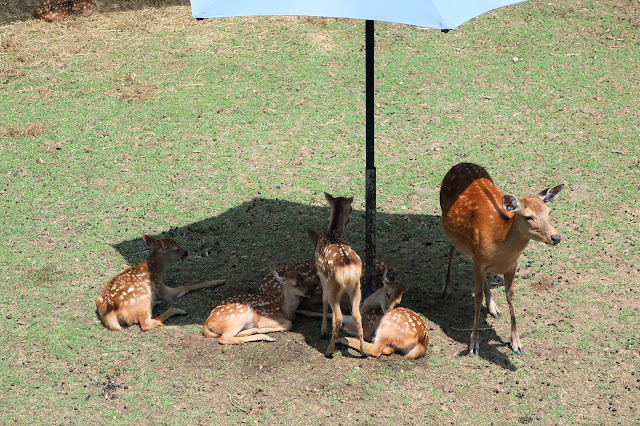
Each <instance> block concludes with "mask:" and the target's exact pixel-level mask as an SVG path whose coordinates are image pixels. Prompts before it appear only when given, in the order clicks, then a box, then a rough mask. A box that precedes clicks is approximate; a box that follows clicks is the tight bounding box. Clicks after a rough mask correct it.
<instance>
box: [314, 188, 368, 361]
mask: <svg viewBox="0 0 640 426" xmlns="http://www.w3.org/2000/svg"><path fill="white" fill-rule="evenodd" d="M324 196H325V198H326V199H327V201H328V202H329V205H330V206H331V218H330V220H329V227H328V228H327V231H326V232H325V233H324V234H322V235H321V236H320V237H319V239H318V242H317V244H316V249H315V252H314V257H315V262H316V270H317V271H318V276H319V277H320V284H321V286H322V327H321V332H322V336H323V337H324V336H326V334H327V304H330V305H331V310H332V312H333V318H332V326H333V328H332V332H331V341H330V342H329V347H328V348H327V352H326V353H325V356H326V357H327V358H331V357H332V356H333V352H334V350H335V344H336V337H337V336H338V331H339V330H340V327H341V326H342V311H341V309H340V299H341V297H342V294H343V293H345V292H346V293H347V294H348V295H349V298H350V299H351V315H352V316H353V322H354V324H355V326H356V330H357V331H358V336H359V337H360V343H361V345H360V347H361V349H360V352H361V353H362V355H364V356H367V350H366V348H365V345H364V338H363V334H362V317H361V315H360V300H361V298H362V294H361V293H360V277H361V275H362V261H361V260H360V256H358V254H357V253H356V251H355V250H354V249H352V248H351V246H350V245H349V243H348V242H347V238H346V237H345V235H344V227H345V225H346V224H347V223H348V222H349V218H350V216H351V203H353V197H350V198H344V197H337V198H334V197H332V196H331V195H329V194H327V193H326V192H325V193H324ZM310 235H311V234H310ZM312 239H313V237H312Z"/></svg>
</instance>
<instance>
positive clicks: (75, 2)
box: [33, 0, 98, 22]
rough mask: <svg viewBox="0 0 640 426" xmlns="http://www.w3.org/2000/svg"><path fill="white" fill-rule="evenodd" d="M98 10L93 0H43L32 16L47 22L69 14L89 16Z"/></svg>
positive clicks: (61, 18)
mask: <svg viewBox="0 0 640 426" xmlns="http://www.w3.org/2000/svg"><path fill="white" fill-rule="evenodd" d="M97 11H98V3H96V1H95V0H45V1H43V2H42V3H40V4H39V5H38V6H36V8H35V9H34V11H33V17H34V18H36V19H42V20H45V21H48V22H53V21H62V20H63V19H64V18H66V17H67V16H69V15H72V14H73V15H80V16H91V15H93V14H94V13H96V12H97Z"/></svg>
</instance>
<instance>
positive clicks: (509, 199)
mask: <svg viewBox="0 0 640 426" xmlns="http://www.w3.org/2000/svg"><path fill="white" fill-rule="evenodd" d="M502 207H504V209H505V210H506V211H508V212H513V211H516V209H517V208H518V199H517V198H516V197H514V196H513V195H508V194H505V196H504V197H502Z"/></svg>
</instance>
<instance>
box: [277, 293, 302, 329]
mask: <svg viewBox="0 0 640 426" xmlns="http://www.w3.org/2000/svg"><path fill="white" fill-rule="evenodd" d="M300 297H301V296H298V295H297V294H289V293H288V292H287V291H286V290H283V291H282V292H281V293H280V294H279V295H278V302H279V304H280V309H281V310H282V313H283V314H284V316H285V318H286V319H288V320H289V321H293V319H295V316H296V309H298V305H300Z"/></svg>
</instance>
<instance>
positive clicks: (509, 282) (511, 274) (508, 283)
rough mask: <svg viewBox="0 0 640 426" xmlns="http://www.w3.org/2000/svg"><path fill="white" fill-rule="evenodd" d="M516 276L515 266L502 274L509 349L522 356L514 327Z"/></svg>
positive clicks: (518, 337) (516, 330) (516, 328)
mask: <svg viewBox="0 0 640 426" xmlns="http://www.w3.org/2000/svg"><path fill="white" fill-rule="evenodd" d="M515 275H516V266H515V265H514V266H513V268H512V269H510V270H509V271H508V272H507V273H506V274H504V289H505V292H506V293H507V303H508V304H509V313H510V314H511V348H512V349H513V351H514V352H515V353H517V354H518V355H522V353H523V352H522V343H520V335H519V334H518V327H517V326H516V312H515V306H514V303H513V302H514V300H513V299H514V297H515V289H514V288H513V279H514V278H515Z"/></svg>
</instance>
